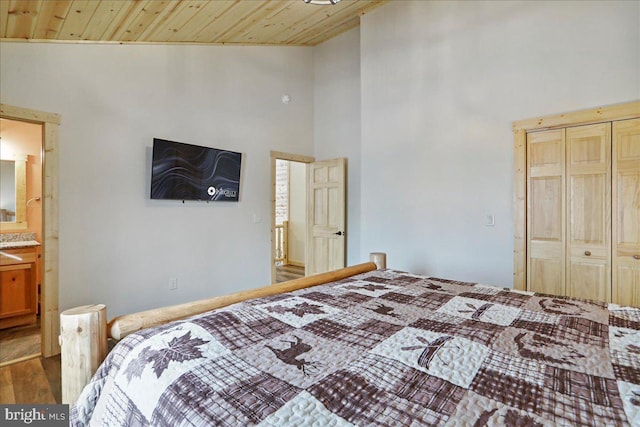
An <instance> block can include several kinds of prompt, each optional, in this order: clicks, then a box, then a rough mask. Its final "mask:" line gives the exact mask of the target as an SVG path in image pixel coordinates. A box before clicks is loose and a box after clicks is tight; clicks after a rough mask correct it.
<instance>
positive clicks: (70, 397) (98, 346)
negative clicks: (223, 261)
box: [60, 262, 376, 404]
mask: <svg viewBox="0 0 640 427" xmlns="http://www.w3.org/2000/svg"><path fill="white" fill-rule="evenodd" d="M375 269H376V264H375V263H373V262H366V263H363V264H357V265H354V266H351V267H345V268H342V269H339V270H335V271H330V272H327V273H321V274H316V275H313V276H307V277H303V278H300V279H295V280H289V281H287V282H282V283H278V284H275V285H268V286H264V287H261V288H255V289H251V290H247V291H241V292H236V293H233V294H229V295H223V296H219V297H214V298H209V299H203V300H199V301H193V302H188V303H185V304H178V305H172V306H168V307H162V308H156V309H153V310H147V311H141V312H139V313H133V314H126V315H123V316H118V317H116V318H115V319H112V320H111V322H109V325H108V326H106V308H105V306H104V305H102V304H98V305H92V306H83V307H76V308H72V309H70V310H66V311H64V312H62V313H61V314H60V319H61V321H60V329H61V335H60V345H61V349H62V403H68V404H73V403H75V401H76V399H77V398H78V395H79V394H80V392H81V391H82V389H83V388H84V386H85V385H86V384H87V383H88V382H89V381H90V379H91V377H92V376H93V374H94V373H95V371H96V370H97V369H98V366H99V365H100V363H102V361H103V360H104V357H105V356H106V353H107V333H108V335H109V336H110V337H111V338H113V339H114V340H120V339H122V338H124V337H125V336H127V335H129V334H131V333H133V332H136V331H139V330H141V329H145V328H149V327H152V326H158V325H162V324H164V323H168V322H171V321H173V320H178V319H183V318H185V317H189V316H193V315H196V314H200V313H204V312H206V311H209V310H213V309H216V308H222V307H226V306H228V305H231V304H235V303H237V302H242V301H246V300H249V299H254V298H261V297H266V296H270V295H276V294H281V293H286V292H291V291H295V290H298V289H305V288H310V287H312V286H316V285H322V284H324V283H329V282H334V281H336V280H341V279H346V278H347V277H351V276H355V275H356V274H361V273H366V272H368V271H372V270H375ZM105 326H106V328H105ZM105 329H106V330H107V331H108V332H107V331H105Z"/></svg>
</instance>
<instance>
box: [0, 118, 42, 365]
mask: <svg viewBox="0 0 640 427" xmlns="http://www.w3.org/2000/svg"><path fill="white" fill-rule="evenodd" d="M42 127H43V126H42V124H40V123H30V122H25V121H20V120H12V119H6V118H0V233H1V234H0V242H1V246H0V249H1V250H2V252H1V255H2V257H1V258H0V264H1V266H0V278H1V282H2V289H1V291H0V366H4V365H6V364H11V363H15V362H19V361H22V360H26V359H30V358H33V357H38V356H40V355H41V347H42V339H41V335H42V333H41V324H42V322H41V317H42V316H41V314H42V309H41V307H42V306H41V303H40V295H41V292H40V289H41V284H42V277H41V276H42V275H41V271H42V256H41V254H42V252H41V242H42V241H43V239H42V236H43V228H42V153H43V145H42V144H43V141H42V139H43V132H42Z"/></svg>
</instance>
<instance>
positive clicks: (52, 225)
mask: <svg viewBox="0 0 640 427" xmlns="http://www.w3.org/2000/svg"><path fill="white" fill-rule="evenodd" d="M0 117H2V118H6V119H12V120H19V121H23V122H31V123H38V124H41V125H42V147H43V153H42V167H43V173H42V180H43V185H42V188H43V195H42V203H43V214H42V216H43V218H42V236H43V238H42V240H43V241H42V242H41V243H42V249H43V260H42V265H43V268H42V272H43V273H42V288H41V289H42V291H41V292H42V317H41V325H42V327H41V334H42V356H44V357H50V356H54V355H56V354H59V353H60V344H59V343H58V335H59V331H60V316H59V314H58V312H59V309H58V293H59V288H58V128H59V125H60V115H59V114H56V113H47V112H43V111H37V110H32V109H29V108H22V107H15V106H11V105H6V104H0Z"/></svg>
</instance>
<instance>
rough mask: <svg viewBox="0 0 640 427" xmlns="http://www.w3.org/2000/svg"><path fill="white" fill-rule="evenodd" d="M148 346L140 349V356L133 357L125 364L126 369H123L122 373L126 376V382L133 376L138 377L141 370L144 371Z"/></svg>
mask: <svg viewBox="0 0 640 427" xmlns="http://www.w3.org/2000/svg"><path fill="white" fill-rule="evenodd" d="M150 348H151V347H145V348H144V349H142V351H141V352H140V356H139V357H137V358H135V359H133V360H132V361H131V362H129V364H128V365H127V369H125V371H124V373H125V375H126V376H127V381H128V382H131V378H133V377H138V378H140V376H142V372H143V371H144V368H145V367H146V366H147V363H149V359H148V358H149V353H150V351H149V349H150Z"/></svg>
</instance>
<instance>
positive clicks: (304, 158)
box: [269, 151, 316, 283]
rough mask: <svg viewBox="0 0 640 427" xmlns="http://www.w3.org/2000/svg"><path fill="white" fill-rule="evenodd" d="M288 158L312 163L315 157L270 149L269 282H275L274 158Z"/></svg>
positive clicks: (293, 160) (291, 160)
mask: <svg viewBox="0 0 640 427" xmlns="http://www.w3.org/2000/svg"><path fill="white" fill-rule="evenodd" d="M277 159H280V160H288V161H290V162H298V163H313V162H315V160H316V159H315V158H314V157H311V156H304V155H301V154H290V153H283V152H280V151H271V259H270V261H269V264H270V265H271V268H270V270H271V283H275V282H276V265H275V263H274V262H273V260H274V259H275V257H276V244H275V241H276V240H275V239H276V160H277Z"/></svg>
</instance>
